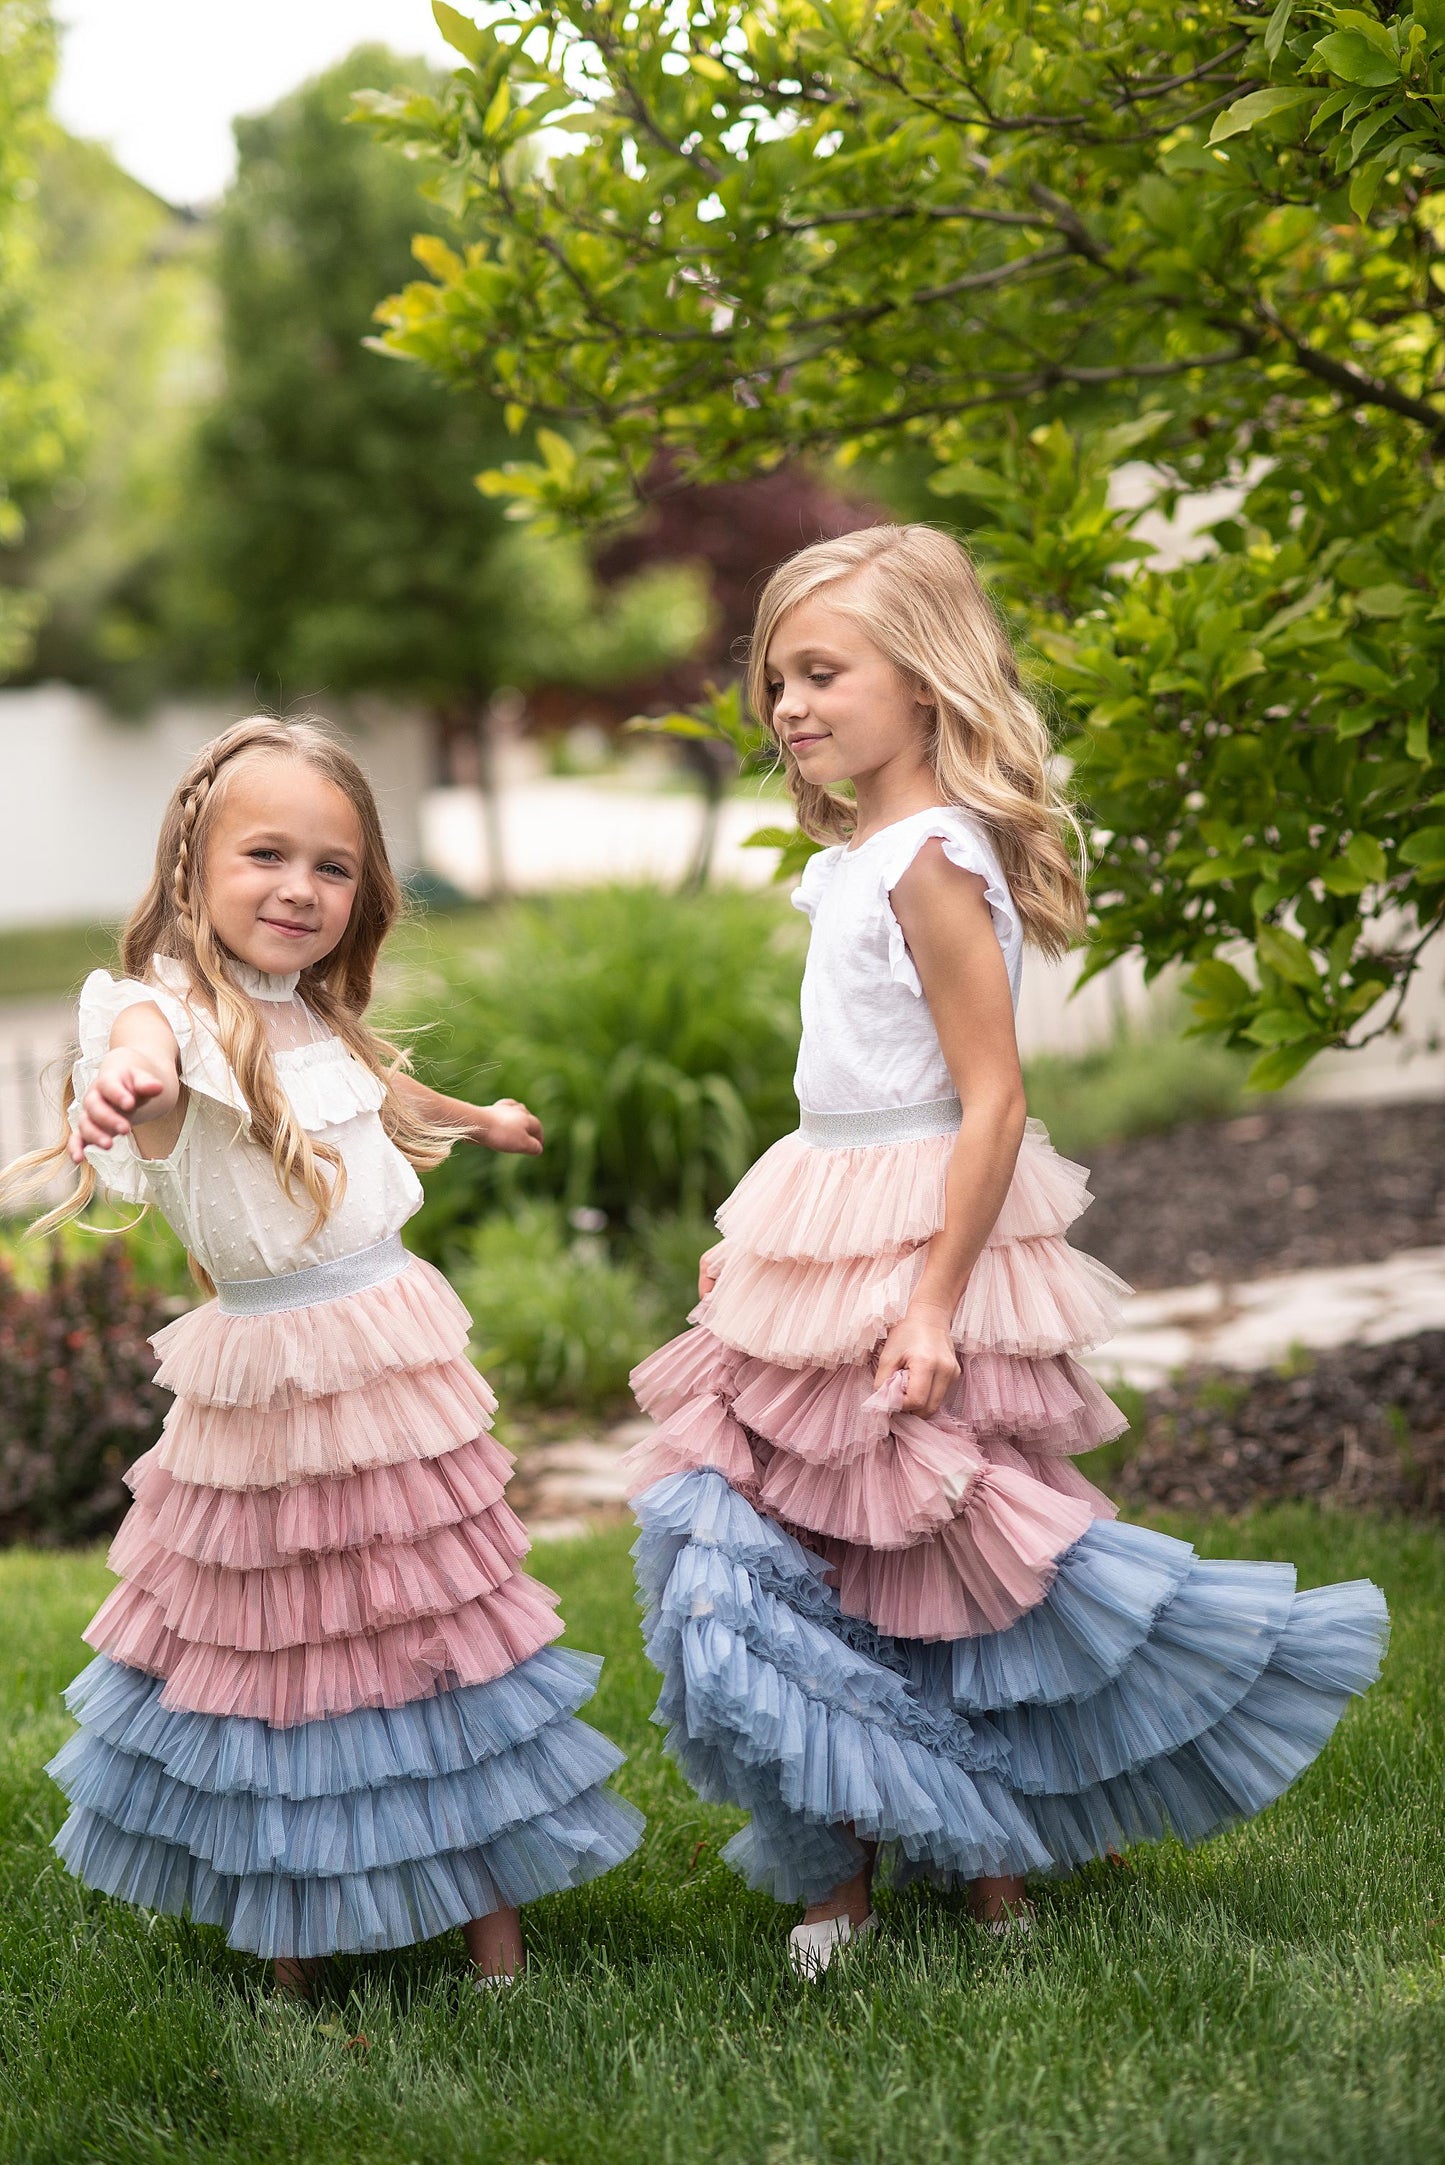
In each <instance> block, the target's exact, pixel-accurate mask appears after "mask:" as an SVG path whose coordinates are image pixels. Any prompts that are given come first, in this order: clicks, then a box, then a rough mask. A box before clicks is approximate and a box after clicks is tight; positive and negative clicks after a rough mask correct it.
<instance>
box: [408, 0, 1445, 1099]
mask: <svg viewBox="0 0 1445 2165" xmlns="http://www.w3.org/2000/svg"><path fill="white" fill-rule="evenodd" d="M437 15H438V20H439V21H440V22H441V23H442V26H443V29H444V32H445V34H446V35H447V36H448V37H449V39H450V40H451V42H452V43H453V44H454V45H455V47H456V49H457V51H458V53H459V55H460V57H461V58H462V59H463V60H464V61H465V63H466V65H465V66H462V67H460V68H459V69H458V71H457V72H456V74H455V75H454V76H453V78H452V80H451V82H450V84H449V85H448V86H447V88H446V89H445V91H444V92H443V93H442V94H440V95H437V94H435V93H433V92H429V93H427V94H426V95H413V94H408V93H407V92H405V91H401V92H399V93H398V94H397V95H395V96H393V97H387V98H380V99H372V100H370V101H369V111H370V116H371V119H372V122H373V124H374V125H375V126H376V127H377V128H378V129H379V130H380V131H381V132H382V133H383V134H384V135H386V136H387V137H389V138H390V139H392V140H396V141H401V142H405V143H407V144H408V145H409V146H410V147H412V148H413V150H415V151H416V152H417V153H418V154H419V155H426V156H430V157H432V158H434V159H435V160H437V161H438V165H439V174H438V178H437V179H436V181H435V182H434V184H433V185H434V192H435V195H436V198H437V200H438V201H439V202H444V203H445V204H446V205H447V207H448V208H449V209H450V210H451V211H452V212H453V213H454V214H455V215H456V216H457V217H458V218H460V219H462V220H464V222H465V224H466V228H467V232H468V236H469V243H470V245H469V246H468V247H467V248H466V249H465V250H463V251H454V252H452V253H450V254H449V255H448V257H447V258H446V259H445V260H442V259H437V260H435V261H432V262H429V263H428V266H427V268H428V270H429V272H430V279H429V281H417V282H414V283H412V284H411V285H409V286H407V287H406V288H405V289H404V290H402V291H401V292H400V293H399V294H398V295H397V296H396V297H395V298H394V299H393V300H392V301H391V302H390V304H389V305H388V308H387V310H386V320H387V322H388V324H389V334H388V335H389V343H390V344H391V346H392V348H393V350H394V351H396V352H397V353H398V354H402V355H406V356H410V357H411V358H413V359H415V360H418V361H420V362H422V363H423V364H425V365H426V366H427V367H428V368H429V369H431V370H432V371H434V372H435V373H437V374H439V375H440V376H442V377H443V378H445V379H446V380H448V381H450V382H452V383H454V384H456V385H459V386H462V387H464V388H466V389H468V390H469V391H470V392H471V394H472V396H473V397H474V398H478V397H497V398H502V399H505V400H506V401H507V402H508V406H509V410H510V412H511V415H512V418H513V420H514V422H515V424H516V425H517V426H518V427H519V428H520V427H522V426H523V425H525V424H526V423H527V422H528V421H532V422H537V423H540V424H541V426H540V427H539V428H538V432H537V437H536V443H537V449H538V452H539V454H540V455H539V456H537V457H535V458H530V459H528V458H523V459H514V460H510V461H504V462H503V463H502V465H501V466H500V467H499V468H498V469H497V470H496V472H495V474H494V476H493V477H491V478H490V479H489V481H488V484H487V485H488V486H489V487H491V488H494V489H496V490H497V491H498V492H499V493H502V494H505V495H506V496H508V497H509V498H510V500H511V501H512V503H513V505H514V507H515V509H516V510H517V511H518V512H519V513H521V514H523V515H532V516H537V517H539V518H541V519H542V520H543V521H544V522H548V523H552V524H557V523H568V524H573V525H582V526H600V525H605V524H607V523H608V522H610V521H613V520H616V519H619V518H624V517H626V516H628V515H629V514H630V513H631V512H632V511H633V509H634V508H635V506H636V505H637V503H638V502H639V500H645V498H646V496H647V492H648V489H649V487H651V486H652V485H653V484H654V482H655V479H656V477H657V476H658V475H659V474H662V473H666V474H667V475H668V476H670V477H671V476H677V475H680V476H682V477H683V478H684V479H686V480H689V481H707V480H711V479H715V478H718V477H721V476H735V475H738V474H741V473H745V472H750V471H757V470H760V469H771V468H772V467H774V466H776V465H777V463H778V462H779V461H780V460H782V459H785V458H788V457H790V456H796V455H798V454H802V453H810V452H811V453H813V454H817V453H818V452H820V451H823V452H832V453H833V454H834V455H835V456H837V457H838V458H839V459H841V460H843V461H845V462H847V461H853V460H857V461H859V462H860V464H861V465H862V467H863V469H864V470H867V471H870V472H881V471H883V470H884V469H885V468H887V467H888V466H889V465H890V464H891V465H893V466H895V467H897V468H898V470H899V471H900V472H901V473H902V474H903V475H904V477H905V479H906V480H911V481H912V483H913V484H914V487H915V493H916V484H917V480H918V473H919V466H920V463H921V462H924V463H926V465H927V468H928V470H929V478H930V480H931V487H932V491H933V501H934V502H935V504H936V505H937V507H938V509H939V511H940V512H942V513H944V514H945V515H947V516H952V517H953V518H954V519H955V520H956V521H957V523H958V525H959V526H960V527H961V528H962V529H963V530H964V531H965V532H966V533H968V534H969V536H970V537H971V538H972V540H973V542H974V545H975V546H976V547H977V549H978V550H979V552H980V554H981V556H982V557H983V558H984V560H985V561H986V562H987V563H988V564H989V565H990V567H991V569H992V572H993V577H994V581H995V585H996V587H997V590H998V592H999V594H1000V596H1001V598H1002V599H1003V600H1004V601H1005V602H1006V603H1007V604H1008V606H1009V607H1010V608H1011V609H1012V610H1013V611H1014V612H1015V614H1016V617H1017V620H1018V622H1019V624H1020V627H1021V629H1022V630H1023V631H1024V632H1025V634H1026V635H1027V636H1028V638H1029V639H1030V640H1031V642H1032V647H1033V655H1034V661H1035V664H1036V668H1037V673H1038V674H1039V675H1040V676H1041V677H1042V678H1044V679H1045V680H1046V681H1047V683H1048V685H1049V687H1050V689H1051V693H1052V696H1053V697H1054V699H1055V700H1056V702H1057V706H1058V711H1059V720H1060V723H1061V734H1062V737H1063V741H1064V744H1065V748H1066V749H1067V751H1068V753H1069V756H1070V757H1071V759H1072V761H1073V763H1074V767H1075V772H1076V777H1077V779H1078V782H1079V784H1080V786H1081V788H1082V792H1083V795H1084V798H1085V801H1086V802H1087V803H1088V805H1089V807H1090V810H1091V812H1092V816H1093V822H1094V831H1093V837H1092V854H1093V858H1094V880H1093V891H1094V897H1095V913H1096V921H1097V929H1096V936H1095V940H1094V943H1093V948H1092V952H1091V956H1090V965H1091V967H1102V966H1103V965H1104V964H1106V963H1107V962H1108V961H1109V960H1110V959H1111V958H1112V957H1113V956H1115V955H1116V954H1120V953H1124V952H1130V951H1132V952H1138V953H1140V954H1142V955H1143V956H1144V958H1145V960H1146V963H1147V965H1148V967H1149V968H1150V969H1151V970H1157V969H1160V968H1163V967H1164V966H1165V965H1167V964H1170V963H1184V964H1187V965H1189V966H1190V968H1191V969H1192V972H1193V974H1192V978H1191V984H1190V989H1191V993H1192V996H1193V998H1194V1000H1195V1003H1196V1026H1197V1027H1198V1028H1199V1029H1200V1030H1201V1031H1203V1032H1205V1033H1207V1034H1210V1035H1215V1036H1219V1037H1221V1038H1223V1039H1225V1040H1226V1041H1227V1042H1229V1043H1230V1044H1233V1045H1239V1046H1243V1047H1245V1048H1247V1049H1249V1050H1250V1051H1251V1052H1252V1054H1253V1055H1254V1065H1253V1068H1252V1071H1251V1074H1252V1081H1253V1083H1254V1085H1255V1086H1256V1087H1260V1088H1268V1087H1277V1086H1278V1085H1280V1084H1282V1083H1284V1082H1285V1081H1287V1080H1288V1079H1289V1077H1290V1076H1291V1075H1293V1074H1296V1073H1297V1072H1298V1071H1299V1070H1300V1069H1301V1068H1302V1067H1303V1066H1304V1065H1305V1064H1306V1063H1307V1062H1308V1061H1309V1060H1310V1059H1311V1058H1312V1057H1313V1056H1314V1054H1315V1053H1316V1052H1318V1051H1319V1050H1320V1049H1321V1048H1322V1047H1324V1046H1327V1045H1335V1044H1354V1043H1358V1042H1359V1041H1360V1040H1361V1039H1362V1038H1363V1037H1364V1036H1366V1035H1368V1034H1369V1033H1371V1032H1373V1031H1375V1030H1377V1029H1379V1028H1382V1027H1385V1026H1386V1025H1387V1023H1388V1019H1389V1015H1390V1011H1391V1010H1390V1005H1389V1003H1390V1001H1391V999H1392V998H1397V997H1398V996H1400V995H1401V994H1402V993H1403V990H1404V988H1405V986H1406V985H1407V984H1408V982H1409V980H1410V976H1411V973H1412V971H1413V970H1414V969H1415V967H1416V966H1417V964H1418V961H1419V957H1420V954H1421V951H1422V949H1423V947H1424V945H1425V943H1426V941H1427V940H1428V939H1429V938H1430V937H1431V936H1433V934H1434V933H1435V932H1436V931H1437V930H1438V928H1439V926H1440V924H1441V922H1442V920H1445V750H1442V746H1445V730H1442V727H1441V722H1442V714H1441V704H1442V692H1441V687H1442V682H1445V604H1441V603H1440V602H1439V600H1438V598H1437V597H1438V595H1439V592H1440V587H1441V583H1442V576H1445V519H1442V517H1441V505H1442V501H1445V499H1442V496H1441V492H1440V489H1439V481H1438V471H1439V469H1438V461H1439V458H1440V456H1441V453H1442V450H1445V406H1442V404H1441V401H1440V385H1441V382H1442V375H1445V345H1442V339H1445V317H1442V311H1441V307H1440V298H1441V292H1442V290H1445V254H1442V251H1445V190H1442V189H1441V188H1440V186H1439V176H1440V173H1441V170H1442V165H1445V121H1442V101H1445V8H1442V6H1441V4H1440V0H1412V4H1407V5H1396V4H1394V0H1373V4H1372V5H1369V6H1366V7H1363V8H1356V7H1336V6H1332V5H1324V4H1319V0H1200V4H1198V5H1195V6H1191V7H1190V8H1187V9H1180V8H1178V7H1176V6H1175V5H1173V4H1172V0H1102V4H1101V5H1099V6H1096V7H1090V8H1086V9H1080V8H1077V7H1073V6H1068V5H1064V4H1061V0H1003V4H1000V0H960V4H959V5H957V6H955V7H952V8H950V9H947V10H944V9H930V8H915V7H913V6H911V5H909V4H905V0H897V4H892V5H888V4H883V5H874V4H861V0H836V4H828V5H814V4H811V0H779V4H777V5H774V6H769V7H767V8H760V7H754V6H751V5H747V4H745V0H699V4H698V5H697V6H695V7H693V8H691V9H689V10H688V11H686V12H684V13H679V12H678V11H677V10H676V9H674V8H672V7H670V6H668V5H666V4H665V0H654V4H639V5H637V6H635V7H630V8H629V9H627V10H626V11H625V12H622V11H619V10H618V9H616V8H615V7H613V6H612V5H611V4H610V0H548V4H544V5H542V6H540V7H539V6H534V5H533V4H532V0H507V4H505V5H503V6H500V7H497V8H493V9H489V10H488V12H487V20H486V23H485V24H484V25H482V24H477V23H474V22H472V21H470V20H468V19H467V18H466V17H464V16H462V15H460V14H458V12H457V11H456V10H455V9H451V8H438V10H437ZM544 128H545V129H547V130H550V131H554V134H555V131H557V130H559V129H565V130H567V131H569V134H570V150H571V155H559V156H551V155H547V156H543V155H540V154H539V153H538V149H537V138H538V133H539V131H540V130H542V129H544ZM1130 460H1132V461H1135V462H1142V463H1143V465H1144V471H1145V475H1146V479H1147V480H1148V483H1149V486H1148V487H1147V488H1146V489H1145V491H1144V494H1145V495H1146V497H1148V498H1149V499H1150V502H1149V503H1148V504H1147V505H1136V506H1135V507H1134V508H1132V509H1124V508H1122V507H1121V506H1120V505H1119V504H1118V502H1117V501H1116V499H1115V497H1114V495H1113V494H1112V493H1111V476H1112V475H1113V473H1114V472H1115V470H1116V469H1117V467H1118V466H1119V465H1120V463H1121V462H1126V461H1130ZM1220 485H1226V486H1228V487H1230V488H1231V489H1233V490H1234V491H1235V492H1236V493H1237V498H1238V502H1239V509H1238V512H1237V515H1233V516H1230V517H1223V518H1217V519H1216V521H1215V523H1214V525H1213V528H1212V532H1211V535H1210V536H1209V537H1208V539H1207V543H1206V549H1207V553H1206V554H1204V555H1202V556H1200V557H1198V558H1197V559H1196V560H1192V561H1185V562H1179V563H1175V564H1173V565H1172V566H1171V567H1170V568H1167V569H1150V568H1143V569H1140V568H1139V566H1140V560H1141V558H1142V557H1143V556H1144V555H1145V553H1146V551H1145V547H1144V544H1143V543H1142V542H1141V540H1140V538H1139V535H1138V532H1137V527H1138V521H1139V517H1140V515H1141V512H1142V510H1143V509H1145V508H1157V509H1159V510H1162V511H1164V512H1166V513H1167V512H1170V511H1171V510H1172V509H1173V508H1174V507H1175V505H1176V504H1177V502H1178V500H1179V499H1180V497H1181V496H1182V495H1186V494H1197V493H1198V492H1201V491H1206V490H1209V489H1212V488H1215V487H1218V486H1220Z"/></svg>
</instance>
